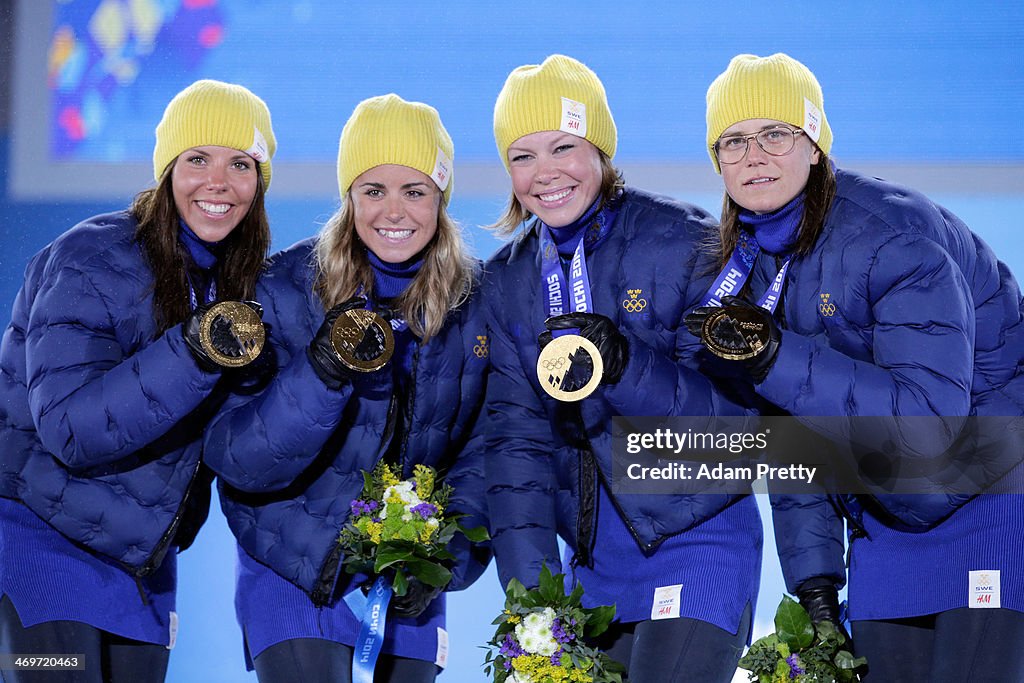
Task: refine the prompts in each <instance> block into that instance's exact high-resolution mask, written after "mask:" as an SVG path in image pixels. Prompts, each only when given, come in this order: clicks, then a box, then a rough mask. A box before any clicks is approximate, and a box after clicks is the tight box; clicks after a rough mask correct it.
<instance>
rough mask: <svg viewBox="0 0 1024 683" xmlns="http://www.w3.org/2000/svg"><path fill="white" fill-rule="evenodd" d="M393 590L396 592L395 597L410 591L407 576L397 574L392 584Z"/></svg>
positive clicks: (400, 573)
mask: <svg viewBox="0 0 1024 683" xmlns="http://www.w3.org/2000/svg"><path fill="white" fill-rule="evenodd" d="M391 590H393V591H394V592H395V595H405V593H406V591H408V590H409V582H408V581H407V580H406V578H405V574H403V573H402V572H395V579H394V581H392V582H391Z"/></svg>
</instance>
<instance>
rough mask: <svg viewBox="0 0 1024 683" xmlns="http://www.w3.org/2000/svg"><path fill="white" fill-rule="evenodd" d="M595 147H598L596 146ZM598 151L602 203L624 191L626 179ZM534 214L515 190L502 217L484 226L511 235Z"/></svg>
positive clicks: (603, 154) (607, 158)
mask: <svg viewBox="0 0 1024 683" xmlns="http://www.w3.org/2000/svg"><path fill="white" fill-rule="evenodd" d="M595 149H597V148H596V147H595ZM597 153H598V155H599V156H600V159H601V189H600V190H599V192H598V196H600V198H601V204H606V203H608V202H609V201H611V200H612V198H614V197H615V196H616V195H618V194H619V192H621V191H622V188H623V187H624V185H625V181H623V179H622V171H620V170H619V169H617V168H615V165H614V164H613V163H612V160H611V157H609V156H608V155H607V154H605V153H604V152H602V151H601V150H599V149H598V150H597ZM532 216H533V214H531V213H530V212H529V211H527V210H526V209H525V208H523V205H522V204H521V203H520V202H519V199H518V198H517V197H516V193H515V192H513V193H512V195H511V197H509V200H508V205H507V206H506V207H505V211H504V213H502V214H501V217H500V218H498V220H497V221H495V222H494V223H493V224H491V225H485V226H484V227H485V228H487V229H488V230H494V231H495V232H496V233H497V234H498V235H499V236H500V237H509V236H511V235H512V234H513V233H514V232H515V231H516V229H517V228H518V227H519V226H520V225H522V224H523V223H524V222H526V221H528V220H530V218H531V217H532Z"/></svg>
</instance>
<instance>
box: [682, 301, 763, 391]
mask: <svg viewBox="0 0 1024 683" xmlns="http://www.w3.org/2000/svg"><path fill="white" fill-rule="evenodd" d="M730 309H731V310H732V311H734V312H735V314H736V317H735V318H734V317H733V316H730V315H726V316H725V317H724V318H722V319H721V320H719V321H718V324H716V325H714V326H713V327H712V328H711V329H710V331H709V333H710V338H708V339H705V337H704V322H705V321H706V320H707V318H708V317H709V316H711V315H713V314H719V313H721V312H722V311H723V310H725V311H729V310H730ZM737 318H739V319H741V320H743V321H746V322H755V323H757V324H758V325H759V326H762V327H763V328H764V329H766V330H767V338H766V340H765V344H764V347H763V348H762V349H761V350H760V351H759V352H758V353H757V355H756V356H754V357H752V358H746V359H744V360H743V364H744V365H745V366H746V368H747V372H748V373H749V374H750V377H751V379H753V380H754V383H755V384H760V383H761V382H763V381H764V378H765V377H767V376H768V371H769V370H771V369H772V366H773V365H774V364H775V358H776V356H778V354H779V346H780V344H781V343H782V332H781V331H780V330H779V326H778V325H776V324H775V318H774V317H773V316H772V314H771V313H770V312H768V311H767V310H765V309H763V308H761V307H760V306H757V305H755V304H752V303H750V302H749V301H747V300H745V299H741V298H739V297H735V296H724V297H722V306H721V308H719V307H717V306H702V307H700V308H696V309H694V310H693V311H691V312H690V313H688V314H687V315H686V318H685V319H684V321H683V322H684V324H685V325H686V329H688V330H689V331H690V334H692V335H694V336H696V337H699V338H700V339H701V341H702V342H704V345H705V346H708V345H709V343H710V344H713V345H714V346H715V347H717V348H718V349H729V350H731V351H735V352H736V353H738V354H743V353H749V351H750V343H749V341H748V339H747V336H746V335H744V333H743V330H742V329H741V328H740V327H739V322H738V320H737ZM712 353H716V355H720V354H718V353H717V352H715V351H712Z"/></svg>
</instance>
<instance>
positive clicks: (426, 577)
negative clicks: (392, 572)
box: [405, 559, 452, 587]
mask: <svg viewBox="0 0 1024 683" xmlns="http://www.w3.org/2000/svg"><path fill="white" fill-rule="evenodd" d="M405 570H406V571H407V572H408V573H409V575H410V576H415V577H416V578H417V579H419V580H420V581H422V582H423V583H425V584H428V585H430V586H438V587H443V586H447V585H448V582H449V581H451V580H452V573H451V572H450V571H449V570H448V568H447V567H445V566H443V565H440V564H438V563H436V562H431V561H429V560H421V559H414V560H410V561H409V562H407V563H406V565H405Z"/></svg>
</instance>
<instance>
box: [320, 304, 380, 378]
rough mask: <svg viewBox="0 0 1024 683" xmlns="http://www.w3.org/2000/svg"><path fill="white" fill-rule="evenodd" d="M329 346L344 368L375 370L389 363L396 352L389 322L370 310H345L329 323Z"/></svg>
mask: <svg viewBox="0 0 1024 683" xmlns="http://www.w3.org/2000/svg"><path fill="white" fill-rule="evenodd" d="M331 346H333V347H334V352H335V353H336V354H338V358H340V359H341V362H342V363H344V364H345V365H346V366H347V367H349V368H351V369H352V370H355V371H357V372H375V371H377V370H380V369H381V368H382V367H384V366H385V365H387V364H388V361H389V360H391V355H392V354H393V353H394V352H395V335H394V334H393V333H392V331H391V324H390V323H389V322H388V321H386V320H384V318H382V317H381V316H379V315H377V314H376V313H374V312H373V311H371V310H368V309H365V308H355V309H352V310H348V311H344V312H342V313H341V315H339V316H338V317H337V319H336V320H335V321H334V324H333V325H332V326H331Z"/></svg>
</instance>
